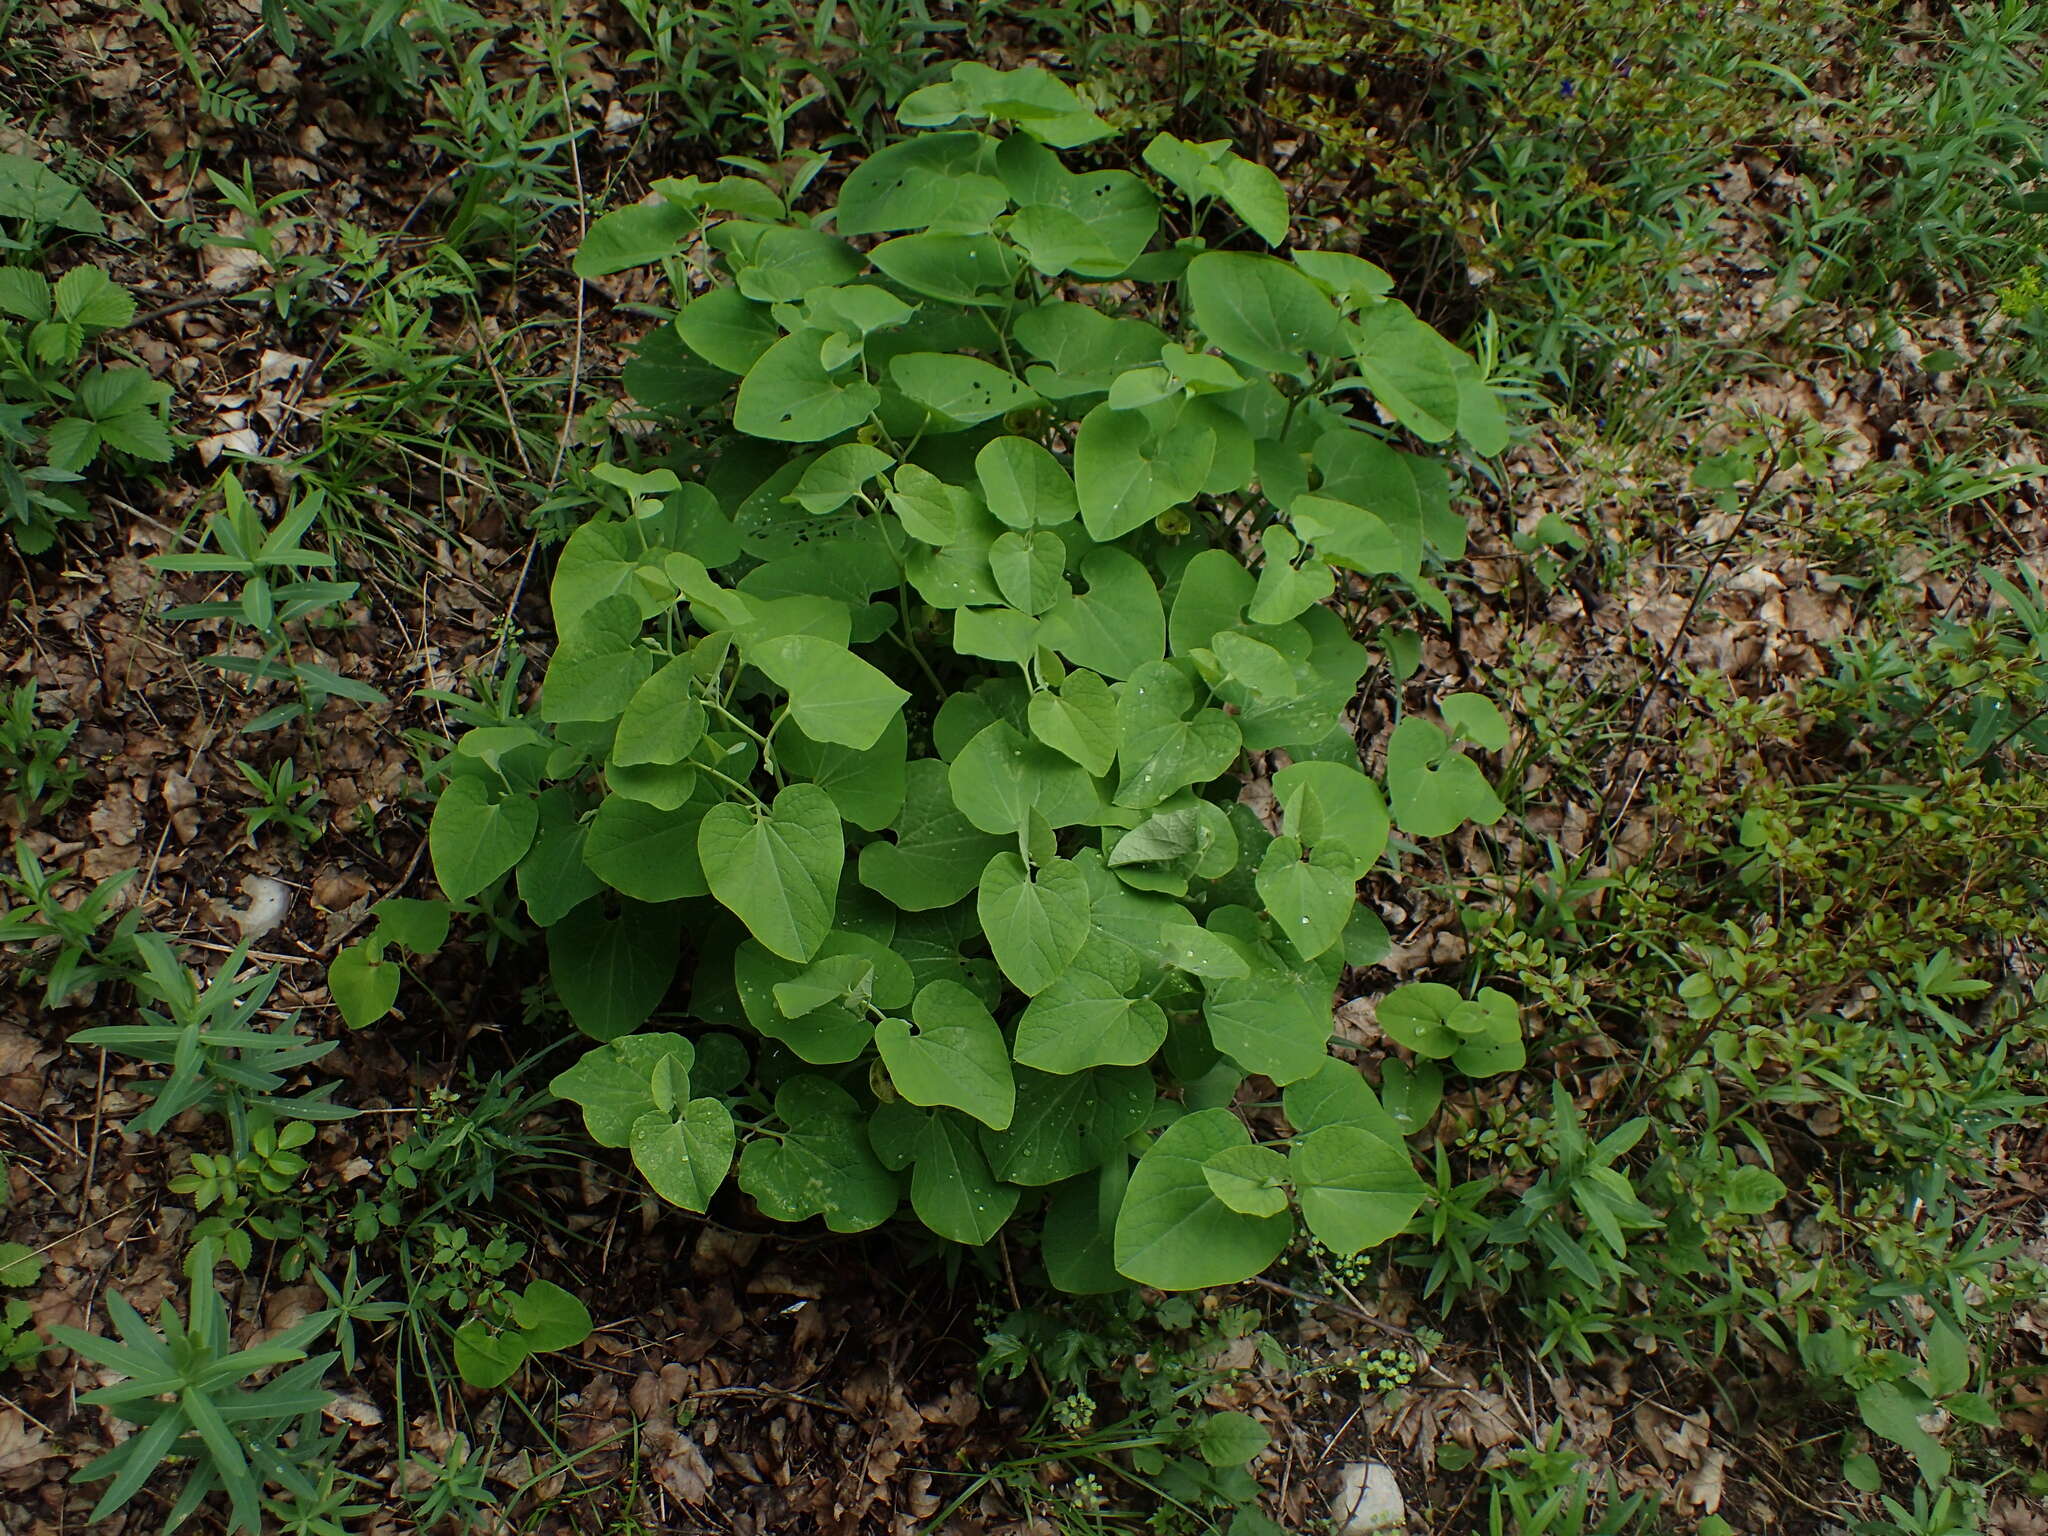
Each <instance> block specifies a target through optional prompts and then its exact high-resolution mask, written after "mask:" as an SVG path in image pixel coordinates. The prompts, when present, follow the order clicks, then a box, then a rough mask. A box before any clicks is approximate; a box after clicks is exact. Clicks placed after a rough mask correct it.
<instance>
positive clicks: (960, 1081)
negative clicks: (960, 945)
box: [875, 981, 1017, 1131]
mask: <svg viewBox="0 0 2048 1536" xmlns="http://www.w3.org/2000/svg"><path fill="white" fill-rule="evenodd" d="M910 1016H911V1019H912V1020H913V1021H914V1023H905V1022H904V1021H903V1020H902V1019H884V1020H882V1022H881V1023H879V1024H878V1025H876V1026H875V1045H876V1048H877V1049H878V1050H879V1051H880V1052H881V1055H882V1064H883V1065H884V1066H885V1067H887V1068H888V1069H889V1081H890V1082H892V1083H893V1084H895V1086H896V1091H897V1092H898V1093H900V1094H901V1095H903V1097H904V1098H906V1099H908V1100H909V1101H910V1102H911V1103H913V1104H919V1105H923V1106H925V1107H926V1108H931V1107H934V1106H939V1105H945V1106H950V1107H951V1108H954V1109H958V1110H963V1111H965V1112H966V1113H968V1114H970V1115H972V1116H974V1118H975V1119H977V1120H979V1121H980V1122H981V1123H982V1124H983V1125H986V1126H987V1127H989V1129H991V1130H995V1131H1001V1130H1007V1129H1008V1128H1009V1125H1010V1120H1011V1117H1012V1116H1013V1115H1014V1114H1015V1112H1016V1106H1017V1083H1016V1078H1015V1076H1014V1075H1013V1073H1012V1072H1011V1070H1010V1052H1009V1048H1008V1047H1007V1046H1006V1045H1005V1044H1004V1043H1003V1032H1002V1030H1001V1029H999V1028H998V1027H997V1026H996V1021H995V1020H994V1019H992V1018H990V1017H989V1013H988V1010H987V1009H986V1008H984V1007H982V1005H981V1000H980V999H979V998H977V997H976V996H975V995H974V994H973V993H972V992H970V991H968V990H967V989H966V988H965V987H963V986H961V985H959V984H958V983H957V982H950V981H937V982H933V983H932V984H931V985H929V986H927V987H924V988H923V989H921V990H920V991H919V992H918V994H917V1001H916V1003H915V1004H913V1005H912V1008H911V1014H910Z"/></svg>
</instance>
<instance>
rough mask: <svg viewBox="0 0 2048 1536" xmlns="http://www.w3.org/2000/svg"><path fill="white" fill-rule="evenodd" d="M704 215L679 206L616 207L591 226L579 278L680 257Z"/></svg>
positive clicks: (581, 250)
mask: <svg viewBox="0 0 2048 1536" xmlns="http://www.w3.org/2000/svg"><path fill="white" fill-rule="evenodd" d="M702 222H703V215H702V214H700V213H699V212H698V211H697V210H696V209H694V208H688V207H684V206H682V205H680V204H677V203H667V202H661V201H658V200H657V201H655V202H651V203H636V204H634V205H633V206H632V207H630V208H614V209H613V210H612V211H611V212H610V213H608V214H606V215H605V216H604V217H603V218H601V219H599V220H598V221H597V222H596V223H595V224H593V225H591V226H590V231H589V233H588V234H586V235H585V236H584V237H583V244H582V245H580V246H578V247H577V248H576V259H575V261H574V263H573V264H572V266H573V270H574V271H575V273H576V275H577V276H578V277H604V276H607V275H608V274H610V273H613V272H623V271H625V270H626V269H627V268H628V267H644V266H646V265H648V264H649V263H650V262H656V261H665V260H667V259H668V258H669V257H671V256H675V255H679V254H681V252H682V249H683V243H684V242H685V241H686V240H688V239H689V238H690V236H691V234H692V233H694V232H695V230H696V228H697V226H698V225H699V224H700V223H702Z"/></svg>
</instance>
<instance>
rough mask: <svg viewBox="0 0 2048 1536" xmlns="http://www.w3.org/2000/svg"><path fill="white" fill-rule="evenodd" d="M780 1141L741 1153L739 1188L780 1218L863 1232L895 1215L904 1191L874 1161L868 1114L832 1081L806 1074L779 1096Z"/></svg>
mask: <svg viewBox="0 0 2048 1536" xmlns="http://www.w3.org/2000/svg"><path fill="white" fill-rule="evenodd" d="M775 1117H776V1119H777V1120H779V1121H781V1122H782V1126H783V1131H782V1134H781V1136H780V1137H779V1138H778V1137H771V1136H760V1137H756V1138H755V1139H754V1140H752V1141H749V1142H748V1143H747V1145H746V1149H745V1150H744V1151H743V1152H741V1153H740V1169H739V1181H740V1188H741V1189H743V1190H745V1191H746V1192H747V1193H748V1194H750V1195H752V1196H753V1197H754V1199H755V1200H756V1201H758V1202H759V1203H760V1206H761V1209H762V1210H763V1211H765V1212H766V1213H767V1214H768V1215H769V1216H771V1217H773V1218H774V1219H775V1220H777V1221H803V1220H805V1219H807V1218H809V1217H812V1216H822V1217H824V1218H825V1225H826V1226H828V1227H830V1228H831V1229H832V1230H833V1231H834V1232H865V1231H867V1230H868V1228H870V1227H878V1226H880V1225H881V1224H882V1223H883V1222H885V1221H887V1220H888V1219H889V1218H890V1217H891V1216H893V1215H895V1214H896V1206H897V1203H898V1201H899V1199H900V1197H901V1190H902V1186H901V1183H900V1181H899V1180H898V1179H897V1178H896V1176H895V1175H894V1174H892V1173H890V1172H889V1170H888V1169H886V1168H884V1167H883V1166H882V1165H881V1164H880V1163H879V1162H877V1161H876V1160H875V1154H874V1152H873V1151H872V1150H870V1148H869V1146H868V1138H867V1124H866V1121H867V1117H866V1116H865V1115H864V1114H863V1113H862V1112H861V1108H860V1106H859V1105H858V1104H856V1103H855V1102H854V1099H853V1096H852V1095H851V1094H849V1093H848V1092H847V1091H846V1090H845V1089H844V1088H841V1087H840V1086H839V1085H838V1084H837V1083H835V1082H832V1081H830V1080H829V1079H827V1078H822V1077H814V1076H811V1075H808V1074H802V1075H799V1076H796V1077H792V1078H790V1079H789V1080H788V1081H786V1082H785V1083H783V1085H782V1086H781V1088H779V1089H778V1090H777V1091H776V1094H775Z"/></svg>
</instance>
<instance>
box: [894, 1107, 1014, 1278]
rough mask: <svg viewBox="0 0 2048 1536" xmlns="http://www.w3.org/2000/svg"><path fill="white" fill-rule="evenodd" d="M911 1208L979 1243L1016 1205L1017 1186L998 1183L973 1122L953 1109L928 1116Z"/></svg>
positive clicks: (937, 1227) (942, 1231)
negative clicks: (991, 1171)
mask: <svg viewBox="0 0 2048 1536" xmlns="http://www.w3.org/2000/svg"><path fill="white" fill-rule="evenodd" d="M915 1155H916V1158H917V1165H916V1167H914V1168H912V1169H911V1172H910V1207H911V1209H912V1210H913V1211H915V1212H916V1213H917V1219H918V1220H919V1221H921V1222H923V1223H924V1224H925V1225H926V1226H928V1227H930V1228H931V1229H932V1230H933V1231H934V1232H936V1233H938V1234H939V1236H941V1237H944V1238H948V1239H950V1240H951V1241H953V1242H956V1243H965V1244H966V1245H967V1246H968V1247H970V1248H979V1247H980V1246H981V1245H982V1244H983V1243H985V1242H987V1241H988V1240H989V1239H990V1238H992V1237H994V1236H995V1235H996V1233H997V1232H999V1231H1001V1230H1002V1226H1003V1223H1004V1222H1006V1221H1008V1220H1009V1219H1010V1213H1011V1212H1012V1211H1014V1210H1016V1209H1017V1194H1018V1192H1017V1190H1016V1189H1015V1188H1014V1187H1012V1186H1010V1185H1007V1184H999V1183H997V1182H996V1179H995V1176H994V1175H993V1174H991V1173H990V1172H989V1167H988V1160H987V1159H986V1158H985V1157H983V1156H982V1151H981V1147H980V1145H979V1143H978V1142H977V1141H976V1140H975V1135H974V1127H973V1125H972V1124H971V1123H970V1122H968V1121H967V1120H965V1119H963V1118H962V1117H960V1116H959V1115H956V1114H954V1113H952V1112H951V1111H949V1110H943V1109H942V1110H938V1111H936V1112H935V1113H933V1114H932V1115H930V1116H929V1117H928V1118H927V1119H926V1121H925V1124H924V1129H923V1131H922V1132H921V1133H920V1134H919V1136H918V1139H917V1150H916V1154H915Z"/></svg>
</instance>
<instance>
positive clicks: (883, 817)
mask: <svg viewBox="0 0 2048 1536" xmlns="http://www.w3.org/2000/svg"><path fill="white" fill-rule="evenodd" d="M909 741H910V736H909V730H908V728H907V727H906V726H905V724H904V720H903V715H902V712H901V711H898V712H897V713H896V714H895V715H892V716H891V717H890V719H889V723H888V724H887V725H886V726H884V727H883V728H882V734H881V737H880V738H879V739H878V740H877V741H876V742H875V744H874V745H873V746H872V747H869V748H867V749H866V750H865V751H855V750H854V749H853V748H851V747H845V746H837V745H833V744H830V743H825V742H816V741H812V740H811V739H810V737H808V736H806V735H805V734H804V733H803V732H802V730H801V729H799V728H798V727H797V726H796V725H794V724H789V725H785V726H783V728H782V729H781V730H780V731H779V732H777V733H776V736H775V752H776V756H777V757H779V758H780V759H781V761H782V765H783V767H784V768H786V769H787V770H788V771H789V772H791V773H793V774H795V775H796V776H797V777H798V778H801V779H808V780H810V781H811V782H812V783H813V784H815V785H817V786H818V788H820V789H822V790H824V791H825V793H826V794H828V795H830V796H831V797H832V803H833V804H834V805H836V806H838V807H839V814H840V816H841V817H842V818H844V819H845V820H847V821H849V822H851V823H853V825H854V826H856V827H859V828H860V829H861V830H862V831H864V832H879V831H881V830H882V829H883V828H884V827H886V826H889V825H891V824H892V823H893V822H894V821H895V820H896V818H897V817H898V816H900V815H901V814H902V812H903V798H904V790H905V783H906V781H905V778H904V767H905V758H906V756H907V755H908V752H909Z"/></svg>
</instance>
